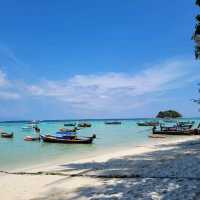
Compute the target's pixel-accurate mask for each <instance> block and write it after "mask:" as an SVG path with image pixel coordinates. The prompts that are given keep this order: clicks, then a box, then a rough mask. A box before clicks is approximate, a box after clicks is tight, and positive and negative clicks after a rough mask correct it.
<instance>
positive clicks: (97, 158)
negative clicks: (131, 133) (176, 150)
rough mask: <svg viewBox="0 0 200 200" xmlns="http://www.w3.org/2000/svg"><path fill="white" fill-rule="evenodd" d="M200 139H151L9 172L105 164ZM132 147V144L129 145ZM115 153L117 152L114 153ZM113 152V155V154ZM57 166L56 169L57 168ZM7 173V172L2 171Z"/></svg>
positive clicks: (18, 168)
mask: <svg viewBox="0 0 200 200" xmlns="http://www.w3.org/2000/svg"><path fill="white" fill-rule="evenodd" d="M196 139H200V136H166V138H149V140H147V141H145V142H141V143H140V144H138V145H135V144H133V146H131V147H119V149H118V150H116V149H117V148H118V147H113V148H108V149H106V150H104V151H97V152H94V154H96V155H87V154H85V155H83V156H80V157H78V158H75V159H74V160H71V159H70V160H67V161H66V159H65V158H64V157H60V158H58V159H56V161H53V160H52V159H50V160H48V161H45V162H44V163H42V164H32V165H30V166H26V167H16V168H13V169H10V170H8V171H9V172H19V171H41V170H49V169H52V170H54V169H55V168H58V167H59V166H62V165H63V164H65V165H66V164H73V163H84V162H89V161H92V162H105V161H106V160H109V159H112V158H117V157H123V156H128V155H137V154H142V153H146V152H150V151H153V150H157V146H159V145H167V144H178V143H182V142H185V141H191V140H196ZM129 145H130V144H129ZM113 151H115V152H114V153H113ZM111 152H112V153H111ZM102 154H103V155H102ZM55 166H56V167H55ZM2 171H6V170H2Z"/></svg>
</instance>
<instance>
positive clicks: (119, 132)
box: [0, 119, 199, 170]
mask: <svg viewBox="0 0 200 200" xmlns="http://www.w3.org/2000/svg"><path fill="white" fill-rule="evenodd" d="M146 120H149V119H146ZM190 120H191V119H190ZM192 120H196V124H197V123H198V121H199V120H198V119H192ZM68 122H69V121H66V123H68ZM70 122H73V121H70ZM89 122H90V123H92V127H91V128H85V129H81V130H80V131H79V135H80V136H91V135H92V134H93V133H95V134H96V135H97V139H96V140H94V143H93V144H77V145H75V144H74V145H73V144H52V143H43V142H42V141H41V142H38V141H34V142H27V141H24V137H25V136H27V135H32V136H35V133H34V131H32V130H30V131H28V130H23V129H22V127H24V126H27V123H22V122H16V123H15V122H12V123H0V129H3V130H5V131H9V132H11V131H13V132H14V133H15V137H14V138H13V139H5V138H0V170H7V169H14V168H19V167H23V168H24V167H28V166H31V165H35V164H42V163H46V162H48V161H50V160H51V161H55V160H59V159H61V158H62V160H63V159H64V160H66V161H73V160H76V159H80V158H86V157H88V156H95V155H99V154H101V153H106V152H112V151H117V150H119V149H122V148H127V147H130V146H132V147H134V146H136V145H140V144H144V143H146V142H149V141H150V140H151V139H149V138H148V135H149V134H150V133H151V128H150V127H138V126H137V124H136V123H137V122H138V120H121V122H122V124H121V125H105V124H104V122H105V120H97V121H95V120H91V121H89ZM39 127H40V128H41V133H42V134H47V133H51V134H53V133H55V132H56V131H58V129H59V128H62V127H64V122H63V121H62V122H41V123H40V124H39ZM111 150H112V151H111Z"/></svg>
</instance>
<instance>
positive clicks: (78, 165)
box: [0, 136, 200, 200]
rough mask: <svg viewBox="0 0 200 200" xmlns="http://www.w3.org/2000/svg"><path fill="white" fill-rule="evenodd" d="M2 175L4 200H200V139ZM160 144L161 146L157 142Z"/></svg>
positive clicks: (0, 183) (165, 142)
mask: <svg viewBox="0 0 200 200" xmlns="http://www.w3.org/2000/svg"><path fill="white" fill-rule="evenodd" d="M152 141H156V142H153V143H150V144H148V145H147V144H146V145H144V146H138V147H134V148H129V149H127V150H123V151H119V152H114V153H113V152H110V153H109V154H105V155H102V156H98V157H93V158H88V159H82V160H79V161H77V162H73V163H65V162H64V161H63V162H62V163H57V164H54V165H52V164H50V165H49V166H46V165H45V166H37V167H33V168H29V169H21V170H20V169H18V170H16V171H12V172H9V173H10V174H7V173H6V172H1V173H0V197H1V199H2V200H64V199H70V200H75V199H106V200H108V199H155V200H158V199H170V200H171V199H172V200H173V199H176V200H177V199H180V200H182V199H186V200H187V199H200V137H198V136H194V137H179V138H174V140H172V139H170V140H169V139H167V138H166V139H152ZM158 141H159V142H158Z"/></svg>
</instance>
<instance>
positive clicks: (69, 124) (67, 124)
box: [64, 123, 76, 126]
mask: <svg viewBox="0 0 200 200" xmlns="http://www.w3.org/2000/svg"><path fill="white" fill-rule="evenodd" d="M64 126H76V123H66V124H64Z"/></svg>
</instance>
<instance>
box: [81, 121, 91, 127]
mask: <svg viewBox="0 0 200 200" xmlns="http://www.w3.org/2000/svg"><path fill="white" fill-rule="evenodd" d="M91 126H92V124H90V123H85V122H84V123H79V124H78V127H81V128H89V127H91Z"/></svg>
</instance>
